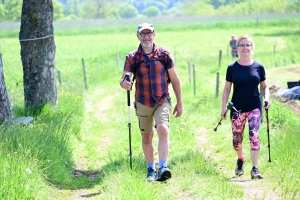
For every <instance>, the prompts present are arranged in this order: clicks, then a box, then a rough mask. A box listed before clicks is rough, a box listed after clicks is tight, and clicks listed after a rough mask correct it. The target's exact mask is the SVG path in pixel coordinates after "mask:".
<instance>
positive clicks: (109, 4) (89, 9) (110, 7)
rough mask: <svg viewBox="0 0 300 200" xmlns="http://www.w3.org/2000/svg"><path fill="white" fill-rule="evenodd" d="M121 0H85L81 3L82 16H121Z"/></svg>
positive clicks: (87, 17)
mask: <svg viewBox="0 0 300 200" xmlns="http://www.w3.org/2000/svg"><path fill="white" fill-rule="evenodd" d="M120 3H121V0H110V1H107V0H85V1H84V2H82V4H81V5H80V7H81V9H80V16H81V17H82V18H84V19H98V18H119V12H118V11H119V6H118V5H120Z"/></svg>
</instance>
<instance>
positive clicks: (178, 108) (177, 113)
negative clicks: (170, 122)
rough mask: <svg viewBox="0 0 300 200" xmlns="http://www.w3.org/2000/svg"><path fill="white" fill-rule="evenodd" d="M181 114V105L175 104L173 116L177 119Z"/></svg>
mask: <svg viewBox="0 0 300 200" xmlns="http://www.w3.org/2000/svg"><path fill="white" fill-rule="evenodd" d="M182 112H183V109H182V104H178V103H177V104H176V106H175V108H174V111H173V115H174V116H175V118H177V117H180V116H181V114H182Z"/></svg>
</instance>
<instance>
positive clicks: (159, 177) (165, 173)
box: [156, 167, 172, 181]
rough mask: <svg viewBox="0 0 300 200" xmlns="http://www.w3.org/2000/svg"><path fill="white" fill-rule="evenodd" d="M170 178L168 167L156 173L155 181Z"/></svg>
mask: <svg viewBox="0 0 300 200" xmlns="http://www.w3.org/2000/svg"><path fill="white" fill-rule="evenodd" d="M171 177H172V173H171V170H170V169H169V168H168V167H161V168H159V170H158V172H157V179H156V181H166V180H168V179H169V178H171Z"/></svg>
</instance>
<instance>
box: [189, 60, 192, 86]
mask: <svg viewBox="0 0 300 200" xmlns="http://www.w3.org/2000/svg"><path fill="white" fill-rule="evenodd" d="M188 67H189V80H190V83H191V82H192V75H191V65H190V62H188Z"/></svg>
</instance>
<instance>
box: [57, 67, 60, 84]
mask: <svg viewBox="0 0 300 200" xmlns="http://www.w3.org/2000/svg"><path fill="white" fill-rule="evenodd" d="M57 77H58V82H59V85H61V79H60V71H59V70H58V71H57Z"/></svg>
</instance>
